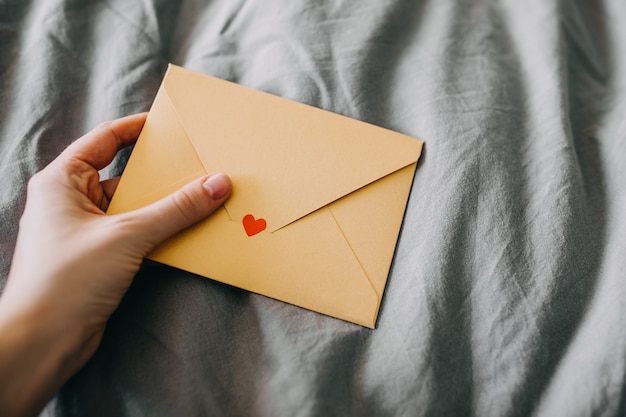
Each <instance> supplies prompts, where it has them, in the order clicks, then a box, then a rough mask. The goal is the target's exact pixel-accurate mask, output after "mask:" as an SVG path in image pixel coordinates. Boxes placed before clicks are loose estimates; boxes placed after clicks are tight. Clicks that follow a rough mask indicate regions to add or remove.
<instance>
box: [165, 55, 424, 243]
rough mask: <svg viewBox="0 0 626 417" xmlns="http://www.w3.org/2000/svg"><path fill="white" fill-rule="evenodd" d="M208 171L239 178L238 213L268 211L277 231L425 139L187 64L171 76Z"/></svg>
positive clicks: (407, 155)
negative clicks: (199, 71) (211, 74)
mask: <svg viewBox="0 0 626 417" xmlns="http://www.w3.org/2000/svg"><path fill="white" fill-rule="evenodd" d="M163 83H164V87H165V89H166V91H167V93H168V96H169V97H170V99H171V100H172V103H173V105H174V107H175V109H176V111H177V113H178V117H179V118H180V121H181V123H182V124H183V127H184V129H185V131H186V132H187V134H188V136H189V140H190V141H191V142H192V143H193V145H194V147H195V149H196V152H197V153H198V155H199V157H200V159H201V160H202V163H203V164H204V166H205V169H206V170H207V172H209V173H211V172H217V171H222V172H225V173H227V174H229V175H230V176H231V178H232V179H233V184H234V190H233V194H232V195H231V197H230V199H229V200H228V201H227V203H226V209H227V210H228V212H229V214H230V216H231V217H232V218H233V219H241V218H243V216H245V215H246V214H252V215H254V216H256V217H263V218H264V219H265V220H266V221H267V227H268V230H269V231H275V230H277V229H280V228H281V227H283V226H285V225H287V224H289V223H291V222H293V221H295V220H297V219H299V218H301V217H303V216H306V215H307V214H309V213H311V212H313V211H315V210H317V209H319V208H320V207H323V206H325V205H327V204H329V203H331V202H333V201H335V200H337V199H339V198H341V197H343V196H345V195H347V194H349V193H351V192H353V191H355V190H357V189H359V188H361V187H363V186H365V185H367V184H370V183H372V182H373V181H376V180H378V179H379V178H382V177H384V176H386V175H388V174H390V173H392V172H395V171H397V170H399V169H401V168H403V167H405V166H407V165H409V164H412V163H414V162H416V161H417V159H418V158H419V155H420V152H421V147H422V142H421V141H419V140H417V139H414V138H411V137H409V136H405V135H402V134H399V133H396V132H392V131H390V130H387V129H383V128H380V127H377V126H373V125H370V124H367V123H364V122H360V121H357V120H353V119H350V118H347V117H344V116H340V115H337V114H334V113H331V112H328V111H325V110H321V109H318V108H315V107H311V106H307V105H304V104H301V103H297V102H294V101H290V100H287V99H284V98H280V97H277V96H273V95H270V94H267V93H263V92H259V91H255V90H251V89H248V88H245V87H242V86H239V85H237V84H234V83H231V82H228V81H223V80H220V79H217V78H213V77H209V76H206V75H202V74H197V73H193V72H191V71H187V70H185V69H183V68H180V67H176V66H173V65H172V66H170V68H169V70H168V73H167V74H166V77H165V79H164V81H163Z"/></svg>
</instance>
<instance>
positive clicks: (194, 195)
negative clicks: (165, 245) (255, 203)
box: [128, 173, 232, 250]
mask: <svg viewBox="0 0 626 417" xmlns="http://www.w3.org/2000/svg"><path fill="white" fill-rule="evenodd" d="M231 190H232V183H231V181H230V178H229V177H228V176H227V175H224V174H221V173H218V174H213V175H210V176H205V177H202V178H200V179H197V180H195V181H192V182H190V183H189V184H187V185H185V186H183V187H182V188H180V189H179V190H178V191H175V192H174V193H172V194H170V195H168V196H167V197H164V198H162V199H161V200H159V201H157V202H155V203H152V204H150V205H148V206H146V207H143V208H140V209H138V210H135V211H133V212H131V213H128V214H129V215H131V216H133V217H134V219H133V220H134V222H133V223H135V225H136V226H137V228H136V233H137V235H136V236H137V237H138V238H140V239H141V238H143V239H146V241H147V242H146V243H148V244H149V246H152V248H153V247H154V246H157V245H158V244H159V243H161V242H163V241H164V240H165V239H167V238H169V237H170V236H172V235H174V234H176V233H178V232H179V231H181V230H183V229H186V228H187V227H189V226H191V225H193V224H194V223H197V222H199V221H200V220H203V219H204V218H206V217H208V216H209V215H210V214H211V213H213V212H214V211H215V210H216V209H217V208H219V207H220V206H221V205H222V204H223V203H224V201H226V199H227V198H228V197H229V196H230V193H231ZM152 248H149V250H151V249H152Z"/></svg>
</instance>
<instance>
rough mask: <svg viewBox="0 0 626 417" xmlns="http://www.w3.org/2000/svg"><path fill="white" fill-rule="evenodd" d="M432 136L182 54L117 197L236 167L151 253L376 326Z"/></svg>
mask: <svg viewBox="0 0 626 417" xmlns="http://www.w3.org/2000/svg"><path fill="white" fill-rule="evenodd" d="M421 149H422V142H421V141H420V140H418V139H414V138H411V137H409V136H405V135H402V134H399V133H395V132H392V131H390V130H386V129H383V128H380V127H377V126H373V125H370V124H367V123H364V122H360V121H357V120H353V119H349V118H347V117H343V116H340V115H337V114H334V113H331V112H328V111H324V110H320V109H318V108H314V107H311V106H307V105H304V104H300V103H297V102H294V101H290V100H287V99H284V98H280V97H277V96H274V95H270V94H267V93H263V92H259V91H254V90H251V89H248V88H245V87H242V86H239V85H237V84H234V83H231V82H227V81H223V80H220V79H217V78H213V77H209V76H206V75H202V74H197V73H194V72H191V71H188V70H185V69H183V68H180V67H177V66H174V65H170V67H169V68H168V71H167V73H166V75H165V77H164V79H163V82H162V84H161V86H160V88H159V90H158V93H157V95H156V98H155V100H154V103H153V105H152V108H151V110H150V112H149V115H148V118H147V121H146V123H145V126H144V128H143V130H142V132H141V134H140V136H139V138H138V140H137V144H136V145H135V147H134V149H133V152H132V154H131V156H130V158H129V160H128V163H127V165H126V168H125V170H124V173H123V175H122V178H121V180H120V182H119V185H118V188H117V190H116V192H115V195H114V196H113V199H112V201H111V204H110V206H109V209H108V213H109V214H115V213H121V212H125V211H128V210H133V209H135V208H138V207H142V206H144V205H147V204H150V203H152V202H154V201H156V200H158V199H160V198H162V197H165V196H166V195H168V194H169V193H171V192H173V191H175V190H177V189H178V188H179V187H181V186H182V185H183V184H185V183H187V182H189V181H191V180H193V179H195V178H199V177H201V176H203V175H206V174H207V173H214V172H225V173H227V174H228V175H229V176H230V177H231V179H232V182H233V192H232V195H231V197H230V198H229V200H228V201H227V202H226V203H225V204H224V206H222V207H221V208H220V209H219V210H218V211H216V212H215V213H214V214H212V215H211V216H210V217H209V218H208V219H206V220H205V221H203V222H201V223H199V224H197V225H195V226H193V227H191V228H190V229H187V230H185V231H183V232H181V233H180V234H178V235H176V236H174V237H173V238H171V239H169V240H168V241H166V242H165V243H163V244H162V245H161V246H159V247H158V248H156V249H155V250H154V251H153V252H152V253H151V254H150V255H149V256H148V257H149V258H150V259H152V260H155V261H158V262H161V263H164V264H167V265H171V266H174V267H176V268H180V269H183V270H186V271H189V272H192V273H194V274H198V275H201V276H204V277H207V278H211V279H214V280H217V281H221V282H224V283H227V284H230V285H233V286H236V287H239V288H243V289H246V290H249V291H252V292H254V293H258V294H262V295H264V296H267V297H271V298H274V299H277V300H281V301H284V302H287V303H291V304H294V305H297V306H300V307H303V308H306V309H309V310H313V311H316V312H319V313H322V314H326V315H329V316H332V317H336V318H339V319H343V320H346V321H349V322H353V323H357V324H360V325H362V326H366V327H370V328H374V327H375V324H376V318H377V316H378V310H379V307H380V303H381V298H382V295H383V291H384V289H385V285H386V281H387V275H388V273H389V268H390V265H391V261H392V258H393V254H394V250H395V246H396V242H397V239H398V234H399V230H400V227H401V224H402V219H403V216H404V211H405V208H406V204H407V199H408V195H409V192H410V189H411V186H412V182H413V176H414V174H415V169H416V163H417V160H418V158H419V156H420V153H421Z"/></svg>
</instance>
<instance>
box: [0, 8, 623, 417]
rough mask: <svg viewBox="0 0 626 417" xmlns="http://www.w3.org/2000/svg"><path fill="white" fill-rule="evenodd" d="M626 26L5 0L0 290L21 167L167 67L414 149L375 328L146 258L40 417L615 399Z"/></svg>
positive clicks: (429, 408)
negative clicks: (291, 103)
mask: <svg viewBox="0 0 626 417" xmlns="http://www.w3.org/2000/svg"><path fill="white" fill-rule="evenodd" d="M625 22H626V2H624V1H623V0H615V1H610V0H604V1H603V0H597V1H550V0H529V1H514V0H508V1H505V0H503V1H498V2H495V1H494V2H490V1H479V0H474V1H447V0H431V1H416V0H369V1H368V0H364V1H340V0H336V1H333V0H328V1H320V0H308V1H277V0H267V1H261V0H250V1H241V0H221V1H217V0H216V1H199V0H195V1H191V0H190V1H180V2H179V1H165V0H163V1H159V0H144V1H138V0H137V1H135V0H132V1H130V0H108V1H87V0H82V1H78V0H41V1H27V0H1V1H0V74H1V76H0V94H1V95H2V99H1V100H0V132H1V135H0V178H2V181H0V234H1V237H2V239H1V241H0V248H1V252H0V277H1V278H0V279H1V281H0V282H2V285H3V283H4V280H5V278H6V275H7V272H8V269H9V267H10V260H11V254H12V251H13V248H14V244H15V238H16V234H17V228H18V219H19V217H20V214H21V210H22V208H23V204H24V196H25V194H24V193H25V186H26V182H27V180H28V179H29V177H30V176H31V175H32V174H33V173H35V172H36V171H37V170H39V169H40V168H41V167H43V166H44V165H45V164H46V163H47V162H49V161H50V160H52V159H53V158H54V157H55V156H56V155H57V154H58V153H59V152H60V151H61V150H62V149H63V148H64V147H65V146H67V145H68V144H69V143H70V142H71V141H72V140H73V139H75V138H76V137H78V136H79V135H81V134H82V133H84V132H86V131H87V130H89V129H90V128H92V127H93V126H94V125H96V124H97V123H99V122H101V121H104V120H107V119H111V118H114V117H118V116H122V115H126V114H130V113H134V112H138V111H144V110H147V109H148V108H149V106H150V104H151V102H152V99H153V98H154V95H155V93H156V89H157V87H158V85H159V83H160V81H161V77H162V76H163V74H164V71H165V69H166V66H167V63H168V62H173V63H175V64H178V65H181V66H184V67H186V68H189V69H192V70H195V71H199V72H203V73H206V74H210V75H214V76H217V77H221V78H224V79H228V80H232V81H235V82H237V83H240V84H242V85H245V86H248V87H252V88H255V89H259V90H263V91H267V92H270V93H273V94H277V95H279V96H283V97H287V98H290V99H294V100H297V101H300V102H304V103H308V104H311V105H314V106H318V107H321V108H324V109H328V110H331V111H334V112H337V113H340V114H343V115H346V116H350V117H353V118H356V119H360V120H364V121H367V122H371V123H374V124H377V125H380V126H383V127H386V128H390V129H393V130H396V131H399V132H402V133H405V134H408V135H411V136H414V137H418V138H421V139H423V140H424V141H425V148H424V154H423V156H422V160H421V162H420V164H419V166H418V169H417V173H416V175H415V181H414V184H413V188H412V193H411V197H410V201H409V205H408V208H407V212H406V217H405V220H404V225H403V229H402V232H401V235H400V240H399V243H398V247H397V250H396V254H395V258H394V263H393V265H392V270H391V274H390V276H389V280H388V286H387V290H386V293H385V296H384V299H383V304H382V306H381V311H380V316H379V321H378V325H377V329H375V330H368V329H365V328H362V327H359V326H357V325H353V324H348V323H345V322H342V321H339V320H336V319H332V318H329V317H325V316H322V315H319V314H316V313H312V312H309V311H306V310H303V309H300V308H297V307H294V306H291V305H287V304H284V303H281V302H278V301H275V300H272V299H268V298H265V297H262V296H259V295H254V294H250V293H248V292H245V291H242V290H239V289H235V288H232V287H229V286H226V285H223V284H219V283H216V282H213V281H211V280H207V279H204V278H199V277H196V276H192V275H190V274H188V273H185V272H181V271H178V270H175V269H172V268H168V267H164V266H160V265H149V266H147V267H146V268H145V269H144V270H143V271H142V272H141V273H140V274H139V275H138V277H137V279H136V281H135V283H134V284H133V286H132V287H131V289H130V291H129V293H128V295H127V297H126V298H125V299H124V301H123V302H122V304H121V306H120V308H119V310H118V311H117V312H116V313H115V315H114V316H113V317H112V318H111V320H110V324H109V327H108V329H107V332H106V334H105V337H104V340H103V342H102V346H101V348H100V349H99V350H98V352H97V353H96V355H95V356H94V358H93V359H92V360H91V361H90V362H89V363H88V364H87V366H85V368H84V369H83V370H82V371H81V372H80V373H79V374H78V375H76V376H75V377H74V378H73V379H72V380H71V381H70V382H69V383H68V384H67V385H66V386H65V387H64V388H63V389H62V390H61V391H60V392H59V393H58V395H57V397H56V398H55V400H53V401H52V402H51V403H50V404H49V406H48V407H47V409H46V411H45V414H47V415H50V416H191V415H196V416H205V415H207V416H208V415H211V416H422V415H429V416H439V415H459V416H469V415H476V416H527V415H538V416H557V415H566V416H588V415H597V416H614V415H625V414H626V406H625V402H624V401H625V398H626V395H625V387H626V385H625V375H626V301H625V300H626V282H625V278H626V277H625V273H624V271H625V270H626V162H625V160H626V140H625V139H626V138H625V136H626V24H625ZM127 156H128V154H127V153H126V154H122V155H121V156H120V157H119V158H118V160H117V163H116V165H115V166H114V167H113V168H112V169H111V170H109V171H108V172H107V173H106V174H107V175H115V174H119V173H120V172H121V170H122V167H123V163H124V161H125V159H126V158H127ZM34 261H36V260H34ZM86 279H88V277H86ZM337 279H341V277H337Z"/></svg>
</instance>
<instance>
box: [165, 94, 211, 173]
mask: <svg viewBox="0 0 626 417" xmlns="http://www.w3.org/2000/svg"><path fill="white" fill-rule="evenodd" d="M163 91H164V92H165V95H166V96H167V100H168V101H169V103H170V105H171V106H172V110H173V111H174V114H175V115H176V120H178V124H179V125H180V127H181V129H183V132H185V138H186V139H187V142H189V144H190V145H191V147H192V148H193V152H194V153H195V154H196V158H198V160H199V161H200V164H202V166H203V167H204V171H205V172H206V173H207V174H208V173H209V170H208V169H207V167H206V165H204V161H203V160H202V158H201V157H200V153H199V152H198V150H197V149H196V145H194V143H193V141H192V140H191V139H190V136H189V132H188V131H187V129H186V128H185V124H184V123H183V120H182V119H181V117H180V114H179V113H178V110H177V109H176V106H175V105H174V100H172V97H171V96H170V93H169V91H167V86H166V85H164V86H163Z"/></svg>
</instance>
